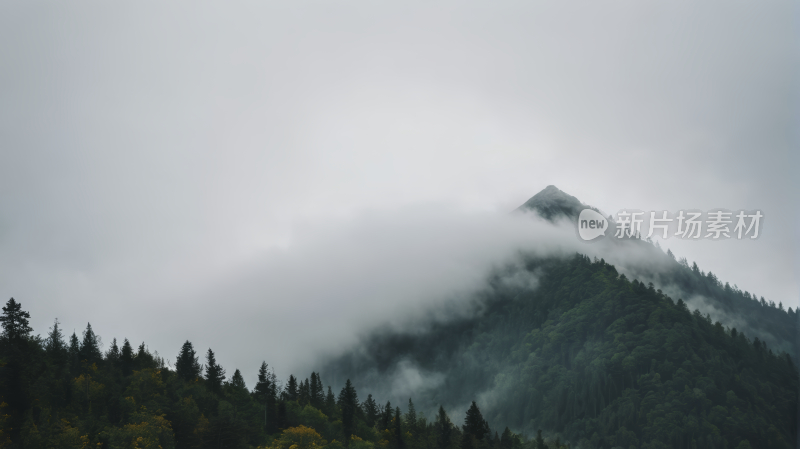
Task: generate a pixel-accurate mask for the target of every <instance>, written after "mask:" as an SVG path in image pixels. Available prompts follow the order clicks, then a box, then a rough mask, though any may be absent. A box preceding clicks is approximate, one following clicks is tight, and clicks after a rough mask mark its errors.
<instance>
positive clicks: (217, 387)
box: [206, 348, 225, 394]
mask: <svg viewBox="0 0 800 449" xmlns="http://www.w3.org/2000/svg"><path fill="white" fill-rule="evenodd" d="M224 380H225V370H224V369H223V368H222V367H221V366H219V365H217V359H216V358H214V351H212V350H211V348H208V352H207V353H206V385H207V386H208V389H209V390H211V391H213V392H214V393H217V394H219V393H221V392H222V381H224Z"/></svg>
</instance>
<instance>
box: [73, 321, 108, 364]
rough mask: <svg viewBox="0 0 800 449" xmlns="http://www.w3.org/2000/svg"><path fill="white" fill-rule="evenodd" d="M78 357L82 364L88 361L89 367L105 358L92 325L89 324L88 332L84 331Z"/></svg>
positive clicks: (87, 325)
mask: <svg viewBox="0 0 800 449" xmlns="http://www.w3.org/2000/svg"><path fill="white" fill-rule="evenodd" d="M78 356H79V357H80V359H81V362H83V361H86V363H87V364H88V365H89V366H91V365H92V364H93V363H97V362H99V361H100V360H102V358H103V354H102V353H101V352H100V338H99V337H98V336H97V335H96V334H95V333H94V330H92V324H91V323H87V324H86V330H84V331H83V341H82V342H81V350H80V353H79V354H78Z"/></svg>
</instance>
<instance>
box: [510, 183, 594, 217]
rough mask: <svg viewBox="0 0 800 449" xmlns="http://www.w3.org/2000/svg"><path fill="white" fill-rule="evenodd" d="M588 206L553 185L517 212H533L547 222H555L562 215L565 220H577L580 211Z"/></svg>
mask: <svg viewBox="0 0 800 449" xmlns="http://www.w3.org/2000/svg"><path fill="white" fill-rule="evenodd" d="M587 207H588V206H586V205H584V204H583V203H581V202H580V201H579V200H578V199H577V198H575V197H574V196H572V195H570V194H568V193H565V192H563V191H562V190H560V189H559V188H558V187H556V186H554V185H549V186H547V187H545V188H544V189H543V190H542V191H541V192H539V193H537V194H536V195H534V196H532V197H531V198H530V199H529V200H528V201H526V202H525V204H523V205H522V206H520V207H518V208H517V210H518V211H526V210H533V211H536V212H538V213H539V215H541V216H542V217H544V218H545V219H547V220H550V221H555V220H556V219H557V218H558V216H560V215H562V216H564V217H567V218H574V219H577V218H578V215H580V213H581V210H583V209H585V208H587Z"/></svg>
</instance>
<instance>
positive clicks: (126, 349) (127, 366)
mask: <svg viewBox="0 0 800 449" xmlns="http://www.w3.org/2000/svg"><path fill="white" fill-rule="evenodd" d="M73 335H74V334H73ZM119 367H120V369H121V370H122V375H123V376H130V375H131V374H132V373H133V348H132V347H131V342H129V341H128V339H127V338H126V339H125V341H124V342H123V343H122V350H121V351H120V354H119Z"/></svg>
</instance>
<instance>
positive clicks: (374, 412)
mask: <svg viewBox="0 0 800 449" xmlns="http://www.w3.org/2000/svg"><path fill="white" fill-rule="evenodd" d="M362 408H363V409H364V416H365V418H366V424H367V426H369V427H374V426H375V422H376V421H377V420H378V404H376V403H375V399H372V395H371V394H370V395H367V400H366V401H364V404H363V405H362Z"/></svg>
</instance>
